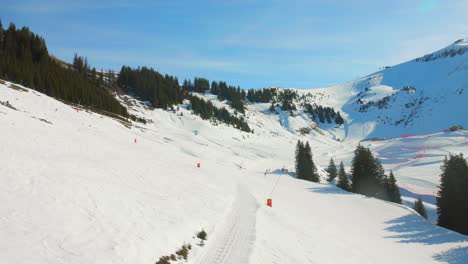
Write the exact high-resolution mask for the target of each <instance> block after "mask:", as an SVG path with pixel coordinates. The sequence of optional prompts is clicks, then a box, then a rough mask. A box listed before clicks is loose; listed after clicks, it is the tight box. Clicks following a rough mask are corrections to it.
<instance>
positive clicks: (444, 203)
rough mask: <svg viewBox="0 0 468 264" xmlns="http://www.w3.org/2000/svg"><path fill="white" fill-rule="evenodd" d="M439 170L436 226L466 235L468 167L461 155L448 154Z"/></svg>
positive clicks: (467, 227) (467, 232)
mask: <svg viewBox="0 0 468 264" xmlns="http://www.w3.org/2000/svg"><path fill="white" fill-rule="evenodd" d="M441 169H442V175H441V180H440V186H439V191H438V196H437V198H436V199H437V200H436V202H437V215H438V223H437V224H438V225H439V226H442V227H445V228H448V229H452V230H455V231H457V232H459V233H462V234H465V235H468V191H467V190H468V165H467V163H466V160H465V158H464V157H463V154H460V155H452V154H450V155H449V158H448V159H447V158H445V160H444V163H443V165H442V167H441Z"/></svg>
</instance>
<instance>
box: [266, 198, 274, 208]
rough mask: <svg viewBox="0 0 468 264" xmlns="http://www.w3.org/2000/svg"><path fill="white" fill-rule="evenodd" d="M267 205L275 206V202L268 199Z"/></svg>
mask: <svg viewBox="0 0 468 264" xmlns="http://www.w3.org/2000/svg"><path fill="white" fill-rule="evenodd" d="M267 206H269V207H273V203H272V200H271V199H267Z"/></svg>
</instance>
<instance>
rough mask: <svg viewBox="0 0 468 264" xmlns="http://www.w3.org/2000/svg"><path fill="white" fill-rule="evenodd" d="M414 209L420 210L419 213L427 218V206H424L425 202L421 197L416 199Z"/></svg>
mask: <svg viewBox="0 0 468 264" xmlns="http://www.w3.org/2000/svg"><path fill="white" fill-rule="evenodd" d="M413 209H414V210H415V211H416V212H418V214H419V215H421V216H422V217H424V218H426V219H427V212H426V208H425V207H424V204H423V202H422V200H421V198H418V200H416V201H414V205H413Z"/></svg>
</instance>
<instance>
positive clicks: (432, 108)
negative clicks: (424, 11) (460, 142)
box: [343, 40, 468, 138]
mask: <svg viewBox="0 0 468 264" xmlns="http://www.w3.org/2000/svg"><path fill="white" fill-rule="evenodd" d="M467 45H468V41H467V40H459V41H457V42H455V43H454V44H452V45H450V46H449V47H447V48H444V49H442V50H439V51H437V52H434V53H432V54H429V55H426V56H424V57H422V58H418V59H415V60H412V61H409V62H406V63H402V64H399V65H396V66H393V67H390V68H386V69H384V70H382V71H380V72H377V73H374V74H371V75H369V76H366V77H364V78H361V79H358V80H356V81H354V82H351V83H350V84H347V85H351V86H352V89H353V90H354V92H355V93H356V94H355V95H354V96H353V97H351V98H350V99H349V101H348V102H346V104H345V105H344V107H343V110H344V111H345V112H346V113H348V115H349V116H351V119H350V120H348V122H349V125H350V127H351V128H350V130H353V129H352V127H353V126H358V127H359V126H362V125H363V124H369V125H368V128H372V129H368V130H367V131H363V135H364V136H366V137H379V138H384V137H395V136H400V135H403V134H428V133H435V132H441V131H444V130H446V129H448V128H449V127H450V126H453V125H462V126H465V127H467V126H468V118H467V117H466V115H465V113H467V112H468V105H467V104H466V103H465V102H466V101H468V53H466V51H468V48H467V47H468V46H467Z"/></svg>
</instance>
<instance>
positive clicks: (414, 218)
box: [385, 214, 468, 263]
mask: <svg viewBox="0 0 468 264" xmlns="http://www.w3.org/2000/svg"><path fill="white" fill-rule="evenodd" d="M385 223H386V224H389V225H390V226H389V227H387V228H385V230H387V231H390V232H392V233H397V234H395V235H391V236H387V237H386V238H393V239H399V242H400V243H419V244H424V245H436V244H444V243H457V242H458V243H460V242H468V237H467V236H464V235H461V234H458V233H456V232H454V231H450V230H448V229H445V228H442V227H439V226H436V225H432V224H430V223H429V222H427V221H426V220H425V219H424V218H422V217H420V216H418V215H416V214H408V215H405V216H402V217H398V218H395V219H393V220H390V221H387V222H385ZM433 258H434V259H435V260H438V261H443V262H448V263H468V247H458V248H453V249H450V250H447V251H444V252H441V253H438V254H436V255H434V256H433Z"/></svg>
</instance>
